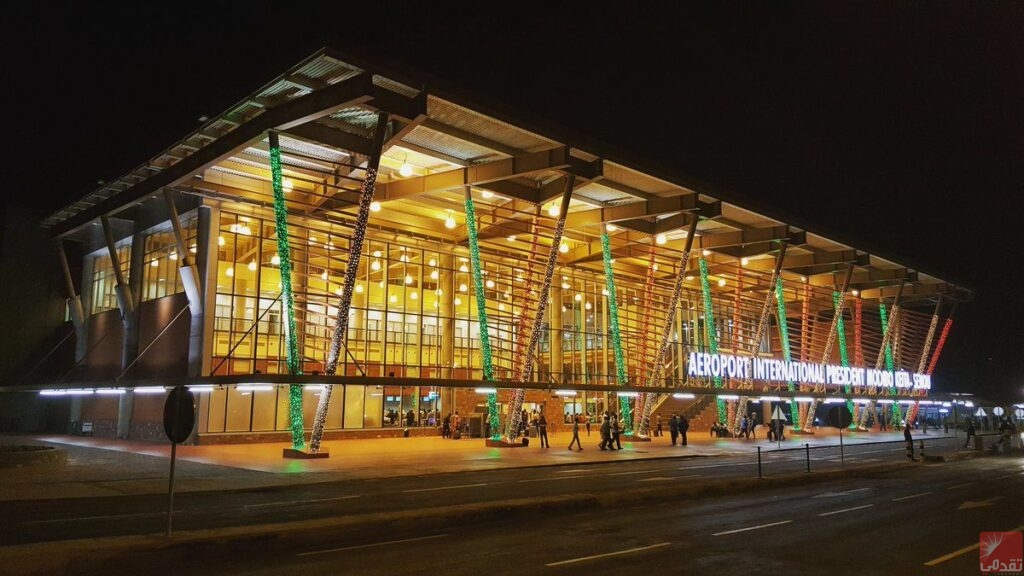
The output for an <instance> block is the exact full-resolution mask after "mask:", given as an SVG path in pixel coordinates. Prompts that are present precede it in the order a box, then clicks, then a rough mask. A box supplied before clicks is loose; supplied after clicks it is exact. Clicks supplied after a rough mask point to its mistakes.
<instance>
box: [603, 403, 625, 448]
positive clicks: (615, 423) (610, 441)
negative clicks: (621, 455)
mask: <svg viewBox="0 0 1024 576" xmlns="http://www.w3.org/2000/svg"><path fill="white" fill-rule="evenodd" d="M621 435H622V427H621V426H620V425H619V416H618V414H615V413H614V412H612V413H608V412H605V413H604V417H603V418H602V419H601V443H600V444H598V445H597V446H598V448H600V449H601V450H622V442H621V441H620V440H619V437H620V436H621Z"/></svg>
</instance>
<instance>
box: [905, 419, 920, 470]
mask: <svg viewBox="0 0 1024 576" xmlns="http://www.w3.org/2000/svg"><path fill="white" fill-rule="evenodd" d="M903 440H904V441H905V442H906V443H907V461H908V462H917V458H915V457H914V437H913V436H911V435H910V421H909V420H908V421H907V422H906V424H904V426H903Z"/></svg>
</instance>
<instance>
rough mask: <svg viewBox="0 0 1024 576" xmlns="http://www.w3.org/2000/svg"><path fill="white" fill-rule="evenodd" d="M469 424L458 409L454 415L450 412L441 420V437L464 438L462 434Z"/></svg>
mask: <svg viewBox="0 0 1024 576" xmlns="http://www.w3.org/2000/svg"><path fill="white" fill-rule="evenodd" d="M467 425H468V423H467V422H465V421H464V420H463V419H462V417H461V416H459V411H458V410H456V411H455V415H454V416H453V415H452V413H451V412H449V413H448V415H447V416H445V417H444V420H442V421H441V438H452V439H455V440H458V439H459V438H462V434H463V432H465V431H464V430H463V428H465V427H466V426H467Z"/></svg>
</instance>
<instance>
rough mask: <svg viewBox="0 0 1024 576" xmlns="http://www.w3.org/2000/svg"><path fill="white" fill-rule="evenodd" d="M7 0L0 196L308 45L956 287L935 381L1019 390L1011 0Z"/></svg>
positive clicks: (249, 87) (102, 169)
mask: <svg viewBox="0 0 1024 576" xmlns="http://www.w3.org/2000/svg"><path fill="white" fill-rule="evenodd" d="M28 4H29V3H18V4H15V5H13V7H12V8H9V12H8V14H9V16H8V18H7V21H8V27H9V28H10V29H12V30H11V31H10V33H9V34H8V35H7V36H6V37H5V38H4V40H3V41H4V43H5V44H8V45H7V46H6V49H5V50H4V54H5V55H6V56H7V58H6V62H5V64H6V66H5V72H6V76H7V78H8V81H7V84H6V86H5V88H6V90H5V91H6V95H7V98H6V100H7V101H8V102H9V103H10V102H12V101H13V102H14V103H15V104H14V105H13V106H11V105H10V104H9V106H11V107H9V108H8V115H9V116H8V121H9V123H8V131H7V136H8V138H9V139H10V140H11V141H12V142H13V144H14V147H13V148H14V152H15V159H16V161H15V176H16V178H15V182H16V184H17V186H18V188H17V193H16V194H15V198H17V200H16V202H18V203H21V204H24V205H28V206H31V207H33V208H36V209H39V210H42V211H51V210H53V209H56V208H58V207H60V206H61V205H63V204H66V203H67V202H69V201H71V200H73V199H75V198H77V197H80V196H81V195H83V194H85V193H86V192H88V191H89V190H90V189H91V188H92V187H93V186H94V184H95V182H96V181H97V180H100V179H112V178H115V177H117V176H118V175H120V174H121V173H123V172H125V171H127V170H128V169H130V168H132V167H134V166H136V165H138V164H140V163H142V162H143V161H144V160H145V159H146V158H147V157H148V156H150V155H152V154H153V153H155V152H157V151H159V150H161V149H163V148H164V147H165V146H167V145H168V144H170V143H172V142H173V141H175V140H177V139H178V138H180V137H181V136H183V135H184V134H185V133H186V132H188V131H189V130H191V129H192V128H194V127H195V126H197V124H198V122H197V119H198V118H199V116H201V115H204V114H208V115H213V114H216V113H219V112H221V111H223V110H224V109H225V108H226V107H227V106H229V105H231V104H233V103H234V102H236V101H237V100H239V99H241V98H242V97H243V96H245V95H247V94H249V93H250V92H252V91H253V90H254V89H256V88H257V87H259V86H260V85H262V84H263V83H264V82H266V81H268V80H270V79H272V78H273V77H274V76H276V75H277V74H279V73H281V72H283V71H284V70H285V69H286V68H288V67H289V66H291V65H292V64H294V63H296V62H297V61H299V60H300V59H302V58H303V57H305V56H307V55H308V54H310V53H312V52H313V51H314V50H315V49H316V48H317V47H319V46H322V45H326V44H331V45H334V46H336V47H338V48H340V49H342V50H345V51H350V52H354V53H357V54H361V55H364V56H366V57H370V58H386V59H389V60H393V61H395V62H399V63H401V65H403V66H408V67H409V68H410V69H412V70H418V71H422V72H424V73H426V74H430V75H434V76H437V77H440V78H443V79H445V80H446V81H447V82H449V83H451V84H454V85H461V86H465V87H466V88H468V89H469V90H472V91H474V92H479V93H481V94H483V95H485V96H487V97H489V98H492V99H495V100H498V101H501V102H503V103H505V104H507V105H508V106H509V107H511V108H514V109H517V110H522V111H523V112H524V115H529V116H530V117H536V118H541V119H550V120H549V121H552V122H558V123H560V124H562V125H565V126H567V127H569V128H570V129H572V130H574V131H576V132H580V133H584V134H588V135H590V136H592V137H595V138H598V139H600V140H602V141H606V142H608V143H610V144H612V145H615V146H617V147H621V148H624V149H626V150H629V151H630V152H633V153H636V154H637V155H639V156H643V157H648V158H653V159H654V160H656V161H657V162H659V163H661V164H665V165H668V166H671V167H673V168H675V169H676V170H678V171H679V172H680V173H684V174H687V175H691V176H692V177H694V178H698V179H701V180H703V181H705V182H707V183H708V184H709V185H710V186H712V187H713V188H715V189H717V190H720V191H723V192H727V193H729V194H734V195H737V196H742V197H746V198H750V199H751V202H753V203H756V204H757V205H768V206H772V207H773V208H774V209H775V210H776V211H777V213H778V214H780V215H786V216H790V217H791V218H792V219H791V220H790V221H791V222H795V223H807V227H808V228H809V229H810V230H812V231H814V230H821V231H824V232H826V233H828V232H830V231H831V232H834V233H835V234H836V235H840V236H841V237H843V238H849V239H850V240H851V241H852V242H853V243H854V245H855V246H856V247H858V248H862V249H867V250H870V251H873V252H874V253H877V254H879V255H882V256H887V257H890V258H892V259H894V260H896V261H899V262H901V263H904V264H907V265H910V266H912V267H917V268H919V269H920V270H922V271H925V272H928V273H931V274H934V275H938V276H940V277H943V278H947V279H950V280H954V281H956V282H958V283H960V284H963V285H966V286H969V287H972V288H973V289H975V290H976V301H975V302H973V303H970V304H967V305H963V306H961V307H960V309H959V310H958V312H957V320H956V322H955V324H954V328H953V332H952V335H951V339H950V341H949V343H948V345H947V349H946V352H945V353H944V354H943V359H942V361H941V362H940V363H939V367H938V369H937V373H936V381H937V386H938V387H940V388H944V389H960V390H965V389H974V390H977V391H979V392H982V393H988V394H997V393H999V392H1006V391H1012V393H1011V397H1012V398H1015V399H1017V401H1020V400H1024V360H1022V358H1024V304H1022V303H1021V298H1022V295H1021V294H1020V290H1021V286H1022V285H1024V284H1022V282H1024V275H1022V273H1021V271H1020V270H1021V268H1020V266H1019V264H1018V262H1017V261H1018V260H1019V259H1020V258H1021V257H1024V249H1022V248H1021V244H1022V240H1024V233H1022V232H1021V228H1020V225H1021V223H1020V219H1021V215H1022V208H1024V201H1022V199H1021V198H1022V195H1024V106H1022V104H1021V103H1022V102H1024V32H1022V31H1024V3H1008V2H1005V3H966V2H963V3H961V2H955V3H933V4H923V3H891V2H884V3H877V4H875V3H867V2H856V3H837V2H828V3H809V4H806V5H805V4H801V3H786V4H785V5H781V6H780V5H774V4H773V5H772V7H771V9H770V8H769V7H768V6H767V5H764V6H759V7H755V8H751V7H750V6H746V5H743V6H740V5H737V4H733V3H721V2H713V3H709V4H707V5H690V4H688V5H687V6H684V7H678V6H676V5H675V4H676V3H665V4H650V5H648V4H641V5H639V7H633V6H632V5H630V7H629V8H628V9H627V7H626V6H625V5H623V6H614V5H605V4H597V3H594V5H590V4H582V3H581V4H580V6H575V5H572V6H564V5H562V3H502V4H494V3H478V4H476V5H473V4H467V5H457V6H448V5H445V4H444V3H430V4H426V3H424V4H422V5H421V4H420V3H409V4H406V3H399V2H384V3H361V4H353V3H343V6H344V7H343V8H336V9H326V8H325V9H316V10H314V11H309V10H308V9H299V8H297V7H298V6H299V4H297V3H290V4H289V5H293V6H296V8H294V9H293V10H291V11H286V10H284V9H283V8H282V7H281V6H284V5H285V4H284V3H281V4H280V5H278V4H270V5H267V6H263V7H261V6H260V5H259V4H257V3H246V4H243V5H239V6H238V7H237V8H234V9H232V10H228V9H223V8H222V9H202V10H199V9H184V10H183V9H182V8H181V7H180V6H178V5H177V3H174V4H162V5H161V6H156V7H138V6H137V7H133V8H130V9H123V8H122V9H116V10H115V9H113V8H102V9H99V10H97V9H96V8H95V7H94V6H93V5H92V4H86V3H82V4H79V5H77V6H76V5H72V6H71V7H68V6H60V7H49V6H46V5H33V6H28ZM332 4H333V3H332Z"/></svg>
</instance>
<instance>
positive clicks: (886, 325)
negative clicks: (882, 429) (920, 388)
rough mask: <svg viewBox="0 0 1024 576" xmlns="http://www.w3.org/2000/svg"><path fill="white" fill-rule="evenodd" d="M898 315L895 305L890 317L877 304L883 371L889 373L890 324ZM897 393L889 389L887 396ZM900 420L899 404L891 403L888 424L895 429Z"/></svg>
mask: <svg viewBox="0 0 1024 576" xmlns="http://www.w3.org/2000/svg"><path fill="white" fill-rule="evenodd" d="M898 313H899V307H898V306H897V305H895V304H893V306H892V316H891V317H890V316H889V315H888V313H887V312H886V310H885V304H882V303H879V304H878V316H879V318H880V319H881V320H882V346H883V347H884V348H883V350H884V351H885V369H886V370H888V371H889V372H892V371H893V358H892V345H891V344H890V343H889V342H890V339H891V338H892V334H891V332H890V329H891V326H890V323H892V324H895V323H896V315H897V314H898ZM878 368H880V366H875V369H876V370H877V369H878ZM898 393H899V392H898V391H897V390H896V388H890V389H889V394H890V395H892V396H896V395H897V394H898ZM900 420H903V411H902V409H900V403H899V402H893V403H892V419H891V420H890V422H891V423H892V425H893V427H896V426H899V425H900Z"/></svg>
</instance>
